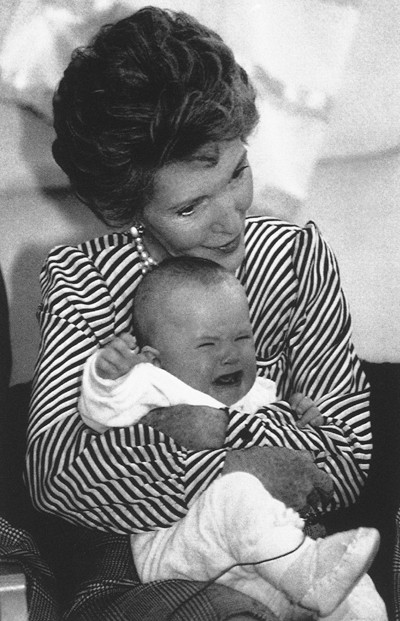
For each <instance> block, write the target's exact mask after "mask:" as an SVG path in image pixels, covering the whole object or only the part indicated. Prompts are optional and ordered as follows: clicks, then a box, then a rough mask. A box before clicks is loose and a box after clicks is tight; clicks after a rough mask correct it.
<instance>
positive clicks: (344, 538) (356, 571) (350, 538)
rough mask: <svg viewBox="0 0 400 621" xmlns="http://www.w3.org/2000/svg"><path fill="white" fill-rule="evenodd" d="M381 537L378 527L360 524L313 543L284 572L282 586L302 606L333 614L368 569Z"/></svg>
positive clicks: (321, 614) (321, 612)
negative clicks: (364, 526)
mask: <svg viewBox="0 0 400 621" xmlns="http://www.w3.org/2000/svg"><path fill="white" fill-rule="evenodd" d="M379 539H380V537H379V532H378V531H377V530H375V529H374V528H358V529H357V530H349V531H345V532H342V533H337V534H335V535H331V536H330V537H326V538H325V539H317V540H316V541H314V542H312V543H311V544H310V543H309V544H308V545H307V547H306V549H305V551H304V553H303V554H302V555H300V556H299V557H298V558H297V559H296V561H295V562H294V563H293V564H292V565H291V566H290V567H289V568H288V569H287V570H286V572H285V574H284V575H283V577H282V581H281V585H282V589H283V590H284V591H286V593H287V594H288V595H289V596H290V597H291V598H292V599H294V601H296V603H298V604H299V605H300V606H303V607H304V608H307V609H309V610H315V611H317V612H318V614H319V615H320V616H322V617H325V616H327V615H329V614H331V613H332V612H333V611H334V610H335V608H337V606H339V604H341V602H342V601H343V600H344V599H345V598H346V597H347V595H348V594H349V593H350V592H351V590H352V589H353V587H354V586H355V585H356V584H357V582H358V581H359V579H360V578H361V577H362V576H363V575H364V574H365V573H366V572H367V571H368V569H369V567H370V565H371V563H372V561H373V559H374V557H375V555H376V553H377V551H378V547H379Z"/></svg>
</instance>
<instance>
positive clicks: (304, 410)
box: [289, 392, 324, 428]
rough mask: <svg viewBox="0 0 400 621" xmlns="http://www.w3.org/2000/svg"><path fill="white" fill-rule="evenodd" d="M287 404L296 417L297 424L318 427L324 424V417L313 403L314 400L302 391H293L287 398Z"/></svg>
mask: <svg viewBox="0 0 400 621" xmlns="http://www.w3.org/2000/svg"><path fill="white" fill-rule="evenodd" d="M289 405H290V406H291V408H292V411H293V413H294V415H295V416H296V417H297V423H296V424H297V426H298V427H300V428H302V427H305V426H306V425H311V426H312V427H319V426H320V425H323V424H324V418H323V416H322V414H321V412H320V411H319V409H318V408H317V406H316V405H315V403H314V401H313V400H312V399H310V397H307V395H304V394H303V393H302V392H295V393H294V394H293V395H292V396H291V397H290V398H289Z"/></svg>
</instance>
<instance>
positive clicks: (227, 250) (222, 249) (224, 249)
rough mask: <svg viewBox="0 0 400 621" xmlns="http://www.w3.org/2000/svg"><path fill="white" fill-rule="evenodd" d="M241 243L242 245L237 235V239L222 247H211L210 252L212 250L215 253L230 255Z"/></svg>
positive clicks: (240, 238) (240, 237) (240, 236)
mask: <svg viewBox="0 0 400 621" xmlns="http://www.w3.org/2000/svg"><path fill="white" fill-rule="evenodd" d="M241 243H242V235H238V236H237V237H235V238H234V239H232V240H231V241H230V242H228V243H226V244H223V246H213V247H212V248H211V250H213V251H214V252H215V251H217V252H222V253H223V254H231V253H232V252H236V250H237V249H238V248H239V246H240V244H241Z"/></svg>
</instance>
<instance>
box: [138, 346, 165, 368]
mask: <svg viewBox="0 0 400 621" xmlns="http://www.w3.org/2000/svg"><path fill="white" fill-rule="evenodd" d="M140 353H141V354H143V355H144V356H145V357H146V360H147V362H150V363H151V364H154V366H155V367H158V368H159V369H160V368H161V360H160V352H159V351H158V349H155V348H154V347H150V345H145V346H144V347H142V349H141V350H140Z"/></svg>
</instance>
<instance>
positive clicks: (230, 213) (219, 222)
mask: <svg viewBox="0 0 400 621" xmlns="http://www.w3.org/2000/svg"><path fill="white" fill-rule="evenodd" d="M245 215H246V209H244V208H242V205H241V203H240V202H239V201H238V200H237V199H236V198H235V196H234V195H233V194H232V193H231V192H229V191H225V192H223V193H222V194H221V195H220V196H218V197H217V199H216V201H215V206H214V220H213V223H212V231H213V233H231V234H234V235H238V234H239V232H240V231H241V230H242V228H243V220H244V217H245Z"/></svg>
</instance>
